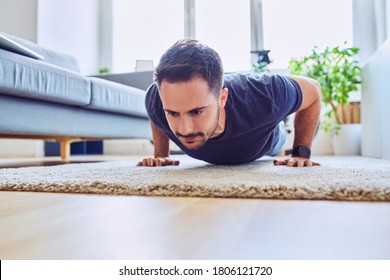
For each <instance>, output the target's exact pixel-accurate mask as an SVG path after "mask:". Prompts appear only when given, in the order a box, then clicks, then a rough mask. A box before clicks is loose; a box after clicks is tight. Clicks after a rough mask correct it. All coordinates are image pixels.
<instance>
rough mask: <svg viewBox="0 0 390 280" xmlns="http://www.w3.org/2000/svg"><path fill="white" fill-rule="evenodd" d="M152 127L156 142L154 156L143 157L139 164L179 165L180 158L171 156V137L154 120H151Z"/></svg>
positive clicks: (154, 141) (154, 142)
mask: <svg viewBox="0 0 390 280" xmlns="http://www.w3.org/2000/svg"><path fill="white" fill-rule="evenodd" d="M150 126H151V128H152V136H153V144H154V158H152V157H147V158H143V159H142V161H140V162H138V163H137V166H165V165H179V163H180V162H179V161H178V160H172V159H170V158H169V138H168V136H166V135H165V134H164V132H162V131H161V130H160V129H158V128H157V127H156V126H155V125H154V124H153V123H152V122H150Z"/></svg>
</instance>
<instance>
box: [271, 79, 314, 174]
mask: <svg viewBox="0 0 390 280" xmlns="http://www.w3.org/2000/svg"><path fill="white" fill-rule="evenodd" d="M291 78H292V79H294V80H295V81H296V82H297V83H298V84H299V86H300V88H301V91H302V104H301V106H300V107H299V109H298V110H297V112H296V114H295V122H294V131H295V137H294V144H293V148H296V147H299V146H306V147H308V148H311V144H312V141H313V137H314V134H315V131H316V129H317V125H318V119H319V116H320V111H321V86H320V84H319V83H318V82H317V81H316V80H313V79H310V78H306V77H298V76H291ZM275 165H287V166H299V167H302V166H313V165H319V164H318V163H316V162H312V161H311V160H309V159H306V158H301V157H292V158H291V159H288V160H285V161H276V162H275Z"/></svg>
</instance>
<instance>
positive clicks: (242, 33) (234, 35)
mask: <svg viewBox="0 0 390 280" xmlns="http://www.w3.org/2000/svg"><path fill="white" fill-rule="evenodd" d="M249 9H250V5H249V0H212V1H210V0H196V1H195V24H196V25H195V26H196V39H197V40H200V41H202V42H203V43H205V44H207V45H209V46H210V47H212V48H213V49H215V50H216V51H217V52H218V53H219V55H220V56H221V59H222V62H223V65H224V70H225V71H226V72H232V71H249V70H250V68H251V54H250V51H251V42H250V40H251V38H250V10H249Z"/></svg>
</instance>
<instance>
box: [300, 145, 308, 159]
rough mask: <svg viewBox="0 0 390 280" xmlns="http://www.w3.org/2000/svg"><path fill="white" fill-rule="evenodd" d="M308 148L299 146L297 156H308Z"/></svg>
mask: <svg viewBox="0 0 390 280" xmlns="http://www.w3.org/2000/svg"><path fill="white" fill-rule="evenodd" d="M310 154H311V152H310V149H309V148H308V147H303V146H302V147H299V148H298V156H300V157H304V158H310Z"/></svg>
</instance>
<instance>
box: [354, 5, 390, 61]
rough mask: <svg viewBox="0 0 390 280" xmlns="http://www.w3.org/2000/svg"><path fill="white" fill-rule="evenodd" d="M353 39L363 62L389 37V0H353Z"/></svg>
mask: <svg viewBox="0 0 390 280" xmlns="http://www.w3.org/2000/svg"><path fill="white" fill-rule="evenodd" d="M353 29H354V31H353V41H354V46H356V47H359V48H360V59H361V61H362V63H363V64H365V62H367V60H368V59H369V58H370V57H371V55H372V54H373V53H374V52H375V51H376V50H377V49H378V48H379V47H380V46H381V45H382V44H383V43H384V42H385V41H386V39H387V38H389V37H390V0H353Z"/></svg>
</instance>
